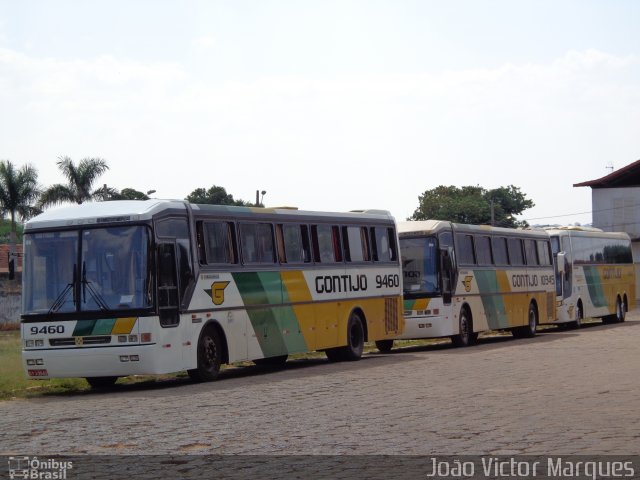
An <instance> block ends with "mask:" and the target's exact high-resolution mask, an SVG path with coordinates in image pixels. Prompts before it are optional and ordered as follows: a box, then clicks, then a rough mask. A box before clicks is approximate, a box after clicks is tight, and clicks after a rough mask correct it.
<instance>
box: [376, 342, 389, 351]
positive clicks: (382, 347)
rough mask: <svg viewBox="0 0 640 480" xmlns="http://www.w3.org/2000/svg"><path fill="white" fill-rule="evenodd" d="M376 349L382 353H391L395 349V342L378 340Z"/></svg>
mask: <svg viewBox="0 0 640 480" xmlns="http://www.w3.org/2000/svg"><path fill="white" fill-rule="evenodd" d="M376 348H377V349H378V351H380V352H382V353H389V352H390V351H391V349H392V348H393V340H376Z"/></svg>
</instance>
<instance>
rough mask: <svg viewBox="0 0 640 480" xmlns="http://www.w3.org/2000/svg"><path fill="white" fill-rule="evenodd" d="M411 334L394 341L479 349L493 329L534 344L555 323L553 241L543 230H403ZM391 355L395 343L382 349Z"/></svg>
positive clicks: (408, 226) (446, 226)
mask: <svg viewBox="0 0 640 480" xmlns="http://www.w3.org/2000/svg"><path fill="white" fill-rule="evenodd" d="M398 232H399V239H400V252H401V258H402V269H403V283H404V310H405V312H404V317H405V329H404V332H403V333H402V334H401V335H398V336H397V337H396V339H419V338H437V337H450V338H451V339H452V341H453V343H454V344H455V345H458V346H468V345H471V344H473V343H475V341H476V339H477V337H478V334H479V333H480V332H484V331H487V330H509V331H511V332H512V334H513V335H514V336H516V337H532V336H534V335H535V333H536V329H537V326H538V324H540V323H549V322H552V321H553V320H554V319H555V286H554V279H555V276H554V271H553V265H552V257H551V248H550V244H549V237H548V235H547V234H546V233H545V232H544V231H543V230H516V229H508V228H495V227H488V226H473V225H461V224H455V223H451V222H446V221H434V220H427V221H416V222H400V223H399V224H398ZM376 345H377V346H378V349H379V350H381V351H388V350H390V349H391V348H392V346H393V340H382V341H379V342H376Z"/></svg>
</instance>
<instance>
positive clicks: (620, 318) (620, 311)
mask: <svg viewBox="0 0 640 480" xmlns="http://www.w3.org/2000/svg"><path fill="white" fill-rule="evenodd" d="M625 319H626V312H625V310H624V305H623V304H622V301H621V300H620V297H618V299H617V300H616V323H622V322H624V321H625Z"/></svg>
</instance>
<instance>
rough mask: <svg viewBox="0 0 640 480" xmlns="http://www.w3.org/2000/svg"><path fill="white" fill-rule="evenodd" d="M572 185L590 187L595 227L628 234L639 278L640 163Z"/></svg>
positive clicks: (638, 292)
mask: <svg viewBox="0 0 640 480" xmlns="http://www.w3.org/2000/svg"><path fill="white" fill-rule="evenodd" d="M573 186H574V187H591V210H592V211H593V226H594V227H597V228H601V229H602V230H605V231H607V232H627V233H628V234H629V236H630V237H631V241H632V244H633V260H634V262H635V264H636V278H638V279H640V265H639V262H640V160H637V161H635V162H633V163H632V164H630V165H627V166H626V167H623V168H620V169H618V170H616V171H615V172H612V173H610V174H609V175H606V176H604V177H602V178H598V179H596V180H589V181H586V182H582V183H576V184H574V185H573ZM638 283H640V282H638ZM636 298H640V285H636Z"/></svg>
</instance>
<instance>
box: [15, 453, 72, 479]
mask: <svg viewBox="0 0 640 480" xmlns="http://www.w3.org/2000/svg"><path fill="white" fill-rule="evenodd" d="M71 469H73V462H72V461H69V460H58V459H55V458H46V459H39V458H38V457H9V478H10V479H11V480H13V479H22V478H24V479H38V480H65V479H67V478H70V477H69V476H68V471H69V470H71Z"/></svg>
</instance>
